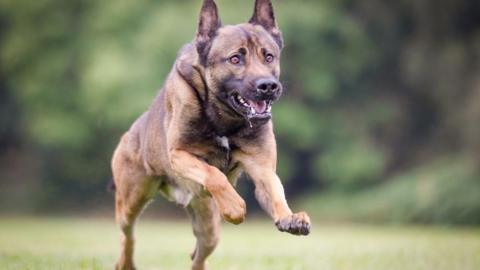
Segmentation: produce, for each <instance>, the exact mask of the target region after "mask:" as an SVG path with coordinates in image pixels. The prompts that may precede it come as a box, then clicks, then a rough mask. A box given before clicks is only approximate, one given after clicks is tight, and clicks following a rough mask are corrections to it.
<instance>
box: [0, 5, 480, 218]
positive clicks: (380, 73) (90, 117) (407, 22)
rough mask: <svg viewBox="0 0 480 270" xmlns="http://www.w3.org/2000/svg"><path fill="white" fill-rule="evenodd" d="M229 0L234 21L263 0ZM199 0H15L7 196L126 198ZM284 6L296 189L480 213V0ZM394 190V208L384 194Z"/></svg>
mask: <svg viewBox="0 0 480 270" xmlns="http://www.w3.org/2000/svg"><path fill="white" fill-rule="evenodd" d="M218 3H219V6H220V9H221V14H222V19H223V21H224V22H225V23H237V22H243V21H245V20H246V19H247V18H249V16H250V15H251V11H252V6H253V1H252V4H250V3H248V4H245V3H244V2H243V1H238V0H237V1H235V0H219V1H218ZM199 5H200V1H194V0H189V1H173V0H171V1H147V0H140V1H132V0H122V1H112V0H105V1H91V0H72V1H68V2H65V1H60V0H42V1H35V2H31V1H25V0H0V40H1V42H0V113H1V114H0V161H3V162H2V163H1V164H0V170H1V171H0V179H1V182H0V187H1V189H0V208H2V209H3V210H9V211H14V212H15V211H20V210H22V211H27V210H30V211H46V210H48V211H54V210H61V209H75V208H77V207H79V206H82V207H83V208H84V207H85V206H87V207H90V208H91V209H95V208H97V207H99V206H101V205H104V204H105V203H106V201H108V200H109V199H110V198H109V197H108V196H105V191H104V190H105V185H106V183H107V180H108V179H109V178H110V168H109V159H110V156H111V153H112V150H113V149H114V147H115V144H116V143H117V141H118V138H119V137H120V135H121V134H122V132H124V131H125V130H127V129H128V127H129V125H130V124H131V122H132V121H133V120H134V119H135V118H136V117H137V116H138V115H140V114H141V112H142V111H144V110H145V109H146V108H147V107H148V105H149V104H150V102H151V101H152V99H153V97H154V96H155V94H156V92H157V90H158V89H159V88H160V87H161V85H162V82H163V79H164V78H165V76H166V74H167V73H168V72H169V70H170V68H171V66H172V64H173V61H174V59H175V55H176V52H177V50H178V49H179V48H180V47H181V45H182V44H184V43H186V42H188V41H190V40H192V38H193V35H194V33H195V28H196V17H197V13H198V9H199ZM275 6H276V11H277V13H278V14H277V17H278V20H279V23H280V26H281V28H282V30H283V32H284V37H285V44H286V48H285V50H284V56H283V58H282V62H283V63H282V67H283V75H282V79H283V81H284V84H285V85H286V93H285V96H284V97H283V99H282V100H281V101H280V102H279V103H278V104H276V106H275V107H274V122H275V128H276V134H277V138H278V142H279V151H280V152H279V154H280V155H279V164H280V166H279V173H280V174H281V176H282V179H283V180H284V181H285V182H286V186H287V187H286V190H287V191H288V193H289V194H288V195H289V196H291V197H300V196H299V195H301V197H305V195H304V194H306V193H305V191H308V192H309V193H308V194H309V197H310V198H311V199H310V200H307V201H311V202H313V203H312V209H313V210H314V211H315V209H316V208H317V207H318V204H317V203H318V201H317V199H318V197H319V196H322V194H325V197H327V198H329V197H330V195H329V194H347V197H348V198H350V197H351V198H360V199H358V201H355V204H356V205H358V206H362V207H365V208H364V211H363V210H362V211H363V212H362V211H360V210H358V208H355V209H357V210H358V211H357V212H358V213H364V216H365V217H367V218H370V219H375V220H401V221H417V222H450V221H452V220H454V222H456V223H472V222H473V223H479V222H480V221H479V219H478V217H479V216H480V210H479V208H480V207H479V205H480V202H479V201H478V200H476V199H475V198H477V197H480V190H478V186H479V180H478V179H479V177H480V172H479V171H478V165H479V161H480V158H479V156H480V155H479V154H480V128H479V125H478V121H479V120H480V109H479V108H480V106H479V104H480V80H479V79H478V78H479V74H480V61H479V57H480V53H479V52H480V19H479V18H480V4H479V2H478V1H475V0H461V1H455V0H441V1H440V2H439V1H433V0H427V1H420V2H419V1H413V0H402V1H397V2H391V3H390V2H389V3H386V2H384V1H379V0H366V1H351V0H342V1H333V0H324V1H313V0H303V1H280V0H278V1H275ZM438 164H441V165H438ZM439 167H442V168H444V169H443V170H441V171H440V170H439ZM425 175H429V177H428V178H429V179H432V180H429V181H430V182H428V183H430V184H425V183H426V182H425V181H424V180H422V179H424V178H425ZM457 184H458V185H457ZM426 186H428V187H432V188H431V189H430V188H425V187H426ZM418 190H420V191H422V192H417V191H418ZM428 190H436V191H435V192H433V191H432V192H433V193H432V192H430V191H428ZM423 191H425V192H423ZM437 191H438V192H437ZM319 192H323V193H319ZM464 192H466V193H468V195H466V196H465V197H463V198H458V199H451V200H445V198H457V197H461V194H463V193H464ZM319 194H320V195H319ZM381 194H388V196H389V197H388V199H391V202H390V203H388V204H384V205H386V206H387V208H385V209H379V207H378V206H375V207H370V206H371V205H375V203H383V202H385V201H386V200H383V199H382V198H384V197H382V196H381ZM429 194H430V195H429ZM431 194H434V195H431ZM339 196H340V195H339ZM372 196H373V197H374V198H378V200H373V199H370V198H371V197H372ZM338 198H343V197H338ZM412 198H413V199H412ZM352 200H353V199H352ZM412 202H414V203H412ZM426 202H428V203H426ZM108 203H110V202H109V201H108ZM369 207H370V208H369ZM388 207H390V208H388ZM352 209H353V208H352ZM372 209H373V210H372ZM392 209H393V210H392ZM405 209H406V210H405ZM459 209H464V210H465V213H468V214H464V215H454V214H456V213H459ZM394 210H395V211H394ZM372 213H373V214H372ZM389 213H395V214H392V215H390V214H389ZM352 216H353V215H352ZM452 216H455V218H450V217H452ZM399 217H400V218H399ZM450 219H452V220H450Z"/></svg>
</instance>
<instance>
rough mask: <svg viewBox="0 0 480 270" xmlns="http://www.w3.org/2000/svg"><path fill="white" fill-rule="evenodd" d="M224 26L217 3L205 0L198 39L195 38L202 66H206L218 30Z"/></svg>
mask: <svg viewBox="0 0 480 270" xmlns="http://www.w3.org/2000/svg"><path fill="white" fill-rule="evenodd" d="M221 26H222V23H221V21H220V17H219V16H218V9H217V5H216V4H215V1H213V0H204V1H203V5H202V10H201V11H200V18H199V20H198V30H197V37H196V38H195V45H196V46H197V52H198V55H199V57H200V61H201V64H202V65H204V66H205V65H206V61H207V56H208V52H209V51H210V47H211V45H212V41H213V39H214V38H215V36H216V34H217V30H218V29H219V28H220V27H221Z"/></svg>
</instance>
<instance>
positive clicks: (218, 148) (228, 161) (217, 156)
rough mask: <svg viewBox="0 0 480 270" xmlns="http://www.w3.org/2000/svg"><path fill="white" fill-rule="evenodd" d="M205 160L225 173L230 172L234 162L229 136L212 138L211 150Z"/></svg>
mask: <svg viewBox="0 0 480 270" xmlns="http://www.w3.org/2000/svg"><path fill="white" fill-rule="evenodd" d="M204 159H205V161H206V162H207V163H208V164H210V165H212V166H215V167H217V168H218V169H219V170H220V171H222V172H223V173H228V172H229V171H230V170H231V169H232V167H233V166H234V164H232V163H233V162H232V145H231V144H230V141H229V139H228V138H227V137H220V136H216V137H214V138H212V140H211V143H210V147H209V151H208V152H207V153H206V155H205V157H204Z"/></svg>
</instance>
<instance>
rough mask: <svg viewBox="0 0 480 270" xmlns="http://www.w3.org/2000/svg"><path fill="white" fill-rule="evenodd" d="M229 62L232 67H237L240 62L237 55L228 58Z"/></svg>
mask: <svg viewBox="0 0 480 270" xmlns="http://www.w3.org/2000/svg"><path fill="white" fill-rule="evenodd" d="M229 61H230V63H232V64H234V65H238V64H240V62H241V61H242V60H241V59H240V56H239V55H234V56H232V57H230V59H229Z"/></svg>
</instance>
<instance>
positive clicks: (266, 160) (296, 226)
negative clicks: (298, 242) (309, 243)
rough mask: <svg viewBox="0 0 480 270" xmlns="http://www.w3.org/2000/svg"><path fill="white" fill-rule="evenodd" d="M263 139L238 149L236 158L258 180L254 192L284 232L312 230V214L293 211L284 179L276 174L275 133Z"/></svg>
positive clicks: (299, 232) (305, 232)
mask: <svg viewBox="0 0 480 270" xmlns="http://www.w3.org/2000/svg"><path fill="white" fill-rule="evenodd" d="M263 139H264V140H263V141H262V143H259V144H255V145H253V144H250V145H244V147H243V149H241V150H238V151H237V152H236V153H235V159H236V160H238V161H239V162H240V163H241V164H242V167H243V169H244V170H245V172H246V173H247V175H248V176H249V177H250V178H251V179H252V181H253V182H254V184H255V196H256V198H257V200H258V202H259V203H260V205H261V206H262V208H263V209H264V210H265V211H266V212H267V213H268V214H269V215H270V216H271V217H272V219H273V220H274V221H275V225H276V226H277V228H278V229H279V230H280V231H282V232H289V233H291V234H295V235H307V234H309V233H310V226H311V225H310V218H309V216H308V215H307V213H305V212H299V213H295V214H293V213H292V211H291V210H290V208H289V206H288V204H287V200H286V199H285V193H284V190H283V186H282V183H281V182H280V179H279V177H278V176H277V174H276V172H275V170H276V162H277V153H276V145H275V140H274V138H273V133H270V134H268V135H267V136H266V138H263Z"/></svg>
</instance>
